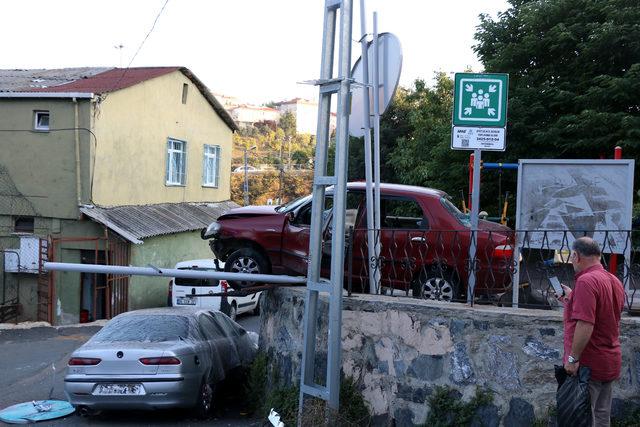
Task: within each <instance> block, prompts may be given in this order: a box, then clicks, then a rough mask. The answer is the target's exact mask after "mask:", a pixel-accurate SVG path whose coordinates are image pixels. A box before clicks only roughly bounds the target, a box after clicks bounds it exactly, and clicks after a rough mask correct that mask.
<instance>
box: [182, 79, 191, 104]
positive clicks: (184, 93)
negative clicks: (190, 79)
mask: <svg viewBox="0 0 640 427" xmlns="http://www.w3.org/2000/svg"><path fill="white" fill-rule="evenodd" d="M188 93H189V85H188V84H186V83H183V84H182V103H183V104H186V103H187V94H188Z"/></svg>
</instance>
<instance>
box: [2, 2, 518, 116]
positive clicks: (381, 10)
mask: <svg viewBox="0 0 640 427" xmlns="http://www.w3.org/2000/svg"><path fill="white" fill-rule="evenodd" d="M165 1H166V0H126V1H123V0H56V1H51V0H30V1H13V2H3V3H2V6H0V11H1V13H2V16H3V18H4V19H3V20H2V21H3V24H2V26H0V68H4V69H14V68H63V67H82V66H114V67H118V66H121V67H126V66H128V65H129V63H130V62H131V60H132V59H133V58H134V54H135V53H136V51H137V50H138V48H139V47H140V46H141V43H142V42H143V40H144V39H145V36H146V35H147V34H148V33H149V30H151V27H152V26H153V23H154V20H155V19H156V16H157V15H158V13H159V12H160V10H161V9H162V7H163V5H164V4H165ZM354 5H355V11H354V18H353V39H354V41H353V44H352V51H353V56H354V60H355V59H356V58H357V57H358V56H359V54H360V52H361V50H360V44H359V43H358V40H359V39H360V38H361V35H362V32H361V27H360V0H354ZM323 6H324V0H271V1H265V0H226V1H223V0H209V1H205V0H169V1H168V3H167V4H166V7H165V8H164V10H163V11H162V14H160V16H159V18H158V20H157V22H156V24H155V27H154V29H153V31H152V32H151V34H150V35H149V36H148V38H147V39H146V41H145V42H144V44H142V47H141V48H140V50H139V52H138V54H137V55H136V56H135V58H134V59H133V62H132V63H131V66H132V67H143V66H172V65H179V66H185V67H187V68H189V69H190V70H191V71H193V72H194V73H195V74H196V75H197V76H198V77H199V78H200V79H201V80H202V81H203V82H204V83H205V84H206V85H207V86H208V87H209V88H210V89H211V90H212V91H214V92H215V93H223V94H225V95H230V96H237V97H239V98H241V99H243V100H245V101H246V102H253V103H264V102H268V101H272V100H274V101H279V100H284V99H289V98H293V97H304V98H316V97H317V88H315V87H313V86H307V85H300V84H298V82H301V81H304V80H312V79H316V78H318V77H319V73H320V56H321V52H320V51H321V46H322V22H323V21H322V20H323ZM507 8H508V3H507V1H506V0H480V1H478V0H445V1H436V0H368V1H366V2H365V10H366V16H367V21H368V22H367V32H372V15H373V12H374V11H376V12H377V13H378V29H379V32H392V33H394V34H395V35H397V36H398V38H399V39H400V42H401V44H402V53H403V65H402V75H401V78H400V84H401V85H403V86H411V85H412V82H413V81H414V80H415V79H423V80H426V81H427V82H429V83H430V82H431V81H432V78H433V76H434V73H435V72H437V71H445V72H449V73H453V72H456V71H463V70H464V69H465V68H468V67H471V68H472V69H473V70H474V71H482V66H481V64H480V63H479V61H478V59H477V57H476V55H475V53H474V52H473V49H472V47H473V44H474V40H473V34H474V32H475V28H476V26H477V25H478V23H479V19H478V15H479V14H481V13H485V14H489V15H490V16H496V14H497V13H498V12H499V11H504V10H506V9H507ZM118 46H123V47H122V48H118Z"/></svg>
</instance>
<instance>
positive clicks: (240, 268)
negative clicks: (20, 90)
mask: <svg viewBox="0 0 640 427" xmlns="http://www.w3.org/2000/svg"><path fill="white" fill-rule="evenodd" d="M267 270H268V263H267V260H266V259H265V258H264V257H263V256H262V254H261V253H260V252H258V251H256V250H255V249H253V248H241V249H238V250H237V251H234V252H232V253H231V255H229V257H228V258H227V260H226V261H225V263H224V271H226V272H228V273H250V274H267V273H268V271H267ZM228 283H229V285H230V286H231V287H232V288H234V289H242V288H248V287H250V286H255V285H256V282H247V281H242V282H241V281H237V280H229V281H228Z"/></svg>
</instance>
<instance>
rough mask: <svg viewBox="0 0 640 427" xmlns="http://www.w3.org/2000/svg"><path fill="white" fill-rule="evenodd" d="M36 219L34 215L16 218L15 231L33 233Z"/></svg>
mask: <svg viewBox="0 0 640 427" xmlns="http://www.w3.org/2000/svg"><path fill="white" fill-rule="evenodd" d="M33 230H34V221H33V217H26V216H21V217H19V218H16V220H15V222H14V224H13V231H15V232H16V233H33Z"/></svg>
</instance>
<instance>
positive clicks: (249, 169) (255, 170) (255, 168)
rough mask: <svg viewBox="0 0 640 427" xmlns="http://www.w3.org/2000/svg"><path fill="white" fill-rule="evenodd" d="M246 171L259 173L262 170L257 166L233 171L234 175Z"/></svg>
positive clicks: (241, 167) (238, 168)
mask: <svg viewBox="0 0 640 427" xmlns="http://www.w3.org/2000/svg"><path fill="white" fill-rule="evenodd" d="M245 169H246V171H247V172H258V171H259V170H260V169H258V168H257V167H255V166H246V167H245V166H238V167H237V168H235V169H234V170H233V173H241V172H244V171H245Z"/></svg>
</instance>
